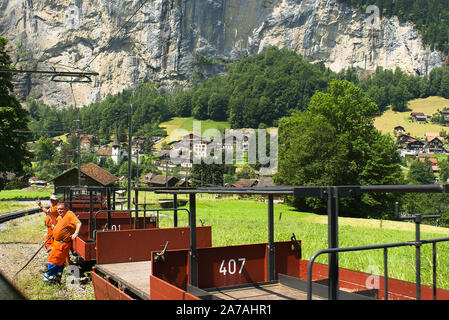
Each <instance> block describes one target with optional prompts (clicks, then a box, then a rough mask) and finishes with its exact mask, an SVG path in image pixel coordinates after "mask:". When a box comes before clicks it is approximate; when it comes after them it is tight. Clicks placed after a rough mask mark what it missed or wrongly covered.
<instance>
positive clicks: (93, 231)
mask: <svg viewBox="0 0 449 320" xmlns="http://www.w3.org/2000/svg"><path fill="white" fill-rule="evenodd" d="M172 210H173V208H166V209H133V210H107V209H106V210H98V211H97V212H96V213H95V215H94V227H93V229H92V231H91V232H92V234H91V239H93V240H94V241H95V240H96V234H97V214H99V213H101V212H108V222H107V226H108V229H107V230H110V229H111V225H110V224H111V220H110V219H111V216H110V211H113V212H117V213H128V212H129V213H131V211H134V212H136V217H135V218H136V219H137V218H138V212H139V211H144V213H145V212H146V211H151V212H157V218H156V226H159V212H160V211H172ZM177 210H184V211H187V213H188V214H189V215H190V211H189V210H188V209H186V208H178V209H177ZM143 218H144V219H145V218H146V217H145V216H144V217H143ZM131 219H132V217H131V216H130V225H131ZM144 221H145V220H144Z"/></svg>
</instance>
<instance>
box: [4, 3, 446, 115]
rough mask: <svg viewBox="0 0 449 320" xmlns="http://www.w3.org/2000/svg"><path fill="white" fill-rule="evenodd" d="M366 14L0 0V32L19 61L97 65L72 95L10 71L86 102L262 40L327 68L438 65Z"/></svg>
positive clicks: (303, 7)
mask: <svg viewBox="0 0 449 320" xmlns="http://www.w3.org/2000/svg"><path fill="white" fill-rule="evenodd" d="M136 12H137V13H136ZM375 15H376V12H375V11H374V12H371V13H368V14H367V13H364V12H359V11H355V10H353V9H352V8H351V7H348V6H347V5H345V4H342V3H340V2H338V1H337V0H244V1H243V0H39V1H36V0H0V32H1V35H2V36H4V37H7V38H9V39H10V40H11V41H10V46H11V49H12V50H13V51H12V52H11V54H12V56H13V57H14V61H15V62H16V65H17V66H19V65H23V67H24V69H25V68H26V69H33V68H34V69H39V70H43V69H45V70H49V69H51V68H56V70H58V71H81V70H91V71H96V72H98V73H99V76H96V77H94V78H93V79H92V80H93V81H92V82H91V83H88V84H85V83H83V84H79V83H74V84H73V85H72V89H73V95H72V93H71V92H72V91H71V88H70V85H69V84H68V83H58V82H52V81H50V79H49V77H48V76H45V77H44V76H36V75H27V76H18V77H17V82H16V92H17V93H18V94H19V95H20V97H21V98H22V99H24V98H25V97H27V96H32V97H35V98H38V99H42V100H44V102H46V103H49V104H54V105H58V106H64V105H68V104H73V101H74V99H75V101H76V103H77V105H85V104H89V103H91V102H94V101H97V100H100V99H102V98H103V97H104V96H105V95H107V94H108V93H116V92H119V91H121V90H122V89H124V88H126V87H130V86H133V85H134V84H135V83H138V82H142V81H168V82H173V81H178V82H182V81H185V80H187V79H189V78H191V76H192V74H193V73H194V72H195V70H196V68H198V64H197V63H195V62H198V57H211V58H214V59H215V60H214V61H221V62H228V61H233V60H235V59H238V58H239V57H242V56H245V55H253V54H257V53H258V52H260V51H262V50H263V49H264V48H265V47H266V46H268V45H276V46H278V47H285V48H288V49H290V50H293V51H295V52H297V53H300V54H302V55H303V56H304V57H305V58H306V59H308V60H309V61H311V62H323V63H324V64H325V65H326V66H328V67H330V68H331V69H332V70H334V71H339V70H341V69H342V68H345V67H348V66H351V65H353V66H359V67H362V68H366V69H371V70H374V69H375V68H376V67H377V66H382V67H385V68H395V67H400V68H402V69H404V70H407V71H408V72H415V71H419V72H422V73H425V72H426V71H430V70H431V69H432V68H434V67H436V66H440V65H441V64H442V62H443V57H442V55H441V54H440V53H438V52H429V51H428V50H426V49H425V48H424V47H423V45H422V41H421V40H420V38H419V35H418V33H417V32H416V31H415V30H414V29H413V26H412V25H411V24H409V23H400V22H399V21H398V19H396V18H391V19H380V21H379V23H376V22H377V20H375V19H373V18H375V17H376V16H375ZM202 70H203V72H206V73H209V74H213V73H217V72H220V71H222V70H223V68H221V65H220V63H218V64H217V63H212V64H203V68H202ZM206 75H208V74H206Z"/></svg>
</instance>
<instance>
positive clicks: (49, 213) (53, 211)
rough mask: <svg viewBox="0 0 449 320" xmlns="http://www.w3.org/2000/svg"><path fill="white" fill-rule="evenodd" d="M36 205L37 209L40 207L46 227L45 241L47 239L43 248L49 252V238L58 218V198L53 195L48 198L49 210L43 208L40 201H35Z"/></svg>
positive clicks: (50, 243)
mask: <svg viewBox="0 0 449 320" xmlns="http://www.w3.org/2000/svg"><path fill="white" fill-rule="evenodd" d="M36 203H37V205H38V206H39V207H41V209H42V211H43V212H45V214H46V216H45V225H46V226H47V235H46V236H45V239H48V240H47V242H45V247H46V248H47V251H48V252H49V251H50V250H51V245H52V243H53V240H52V237H51V236H50V235H51V234H52V232H53V228H54V226H55V225H56V219H57V218H58V210H57V207H58V197H57V196H56V195H55V194H52V195H51V196H50V208H49V209H47V208H44V207H43V206H42V203H41V201H40V200H36Z"/></svg>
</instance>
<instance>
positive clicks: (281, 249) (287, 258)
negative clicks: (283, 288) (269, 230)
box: [274, 241, 301, 279]
mask: <svg viewBox="0 0 449 320" xmlns="http://www.w3.org/2000/svg"><path fill="white" fill-rule="evenodd" d="M274 252H275V258H274V261H275V271H276V274H275V278H276V279H277V278H278V277H277V274H278V273H282V274H285V275H288V276H292V277H298V278H299V272H300V261H301V249H300V248H295V247H292V242H291V241H285V242H276V243H275V249H274Z"/></svg>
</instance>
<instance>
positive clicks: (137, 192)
mask: <svg viewBox="0 0 449 320" xmlns="http://www.w3.org/2000/svg"><path fill="white" fill-rule="evenodd" d="M134 194H135V204H134V205H135V214H134V216H135V218H134V221H135V222H136V223H135V225H136V227H135V228H136V229H139V211H137V210H138V209H139V191H138V190H137V189H134ZM129 214H131V210H130V211H129Z"/></svg>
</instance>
